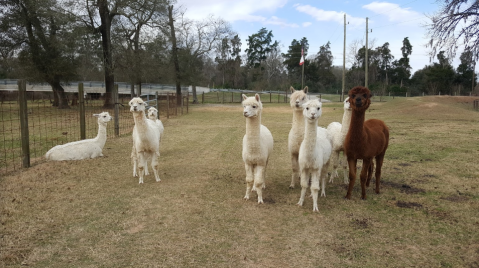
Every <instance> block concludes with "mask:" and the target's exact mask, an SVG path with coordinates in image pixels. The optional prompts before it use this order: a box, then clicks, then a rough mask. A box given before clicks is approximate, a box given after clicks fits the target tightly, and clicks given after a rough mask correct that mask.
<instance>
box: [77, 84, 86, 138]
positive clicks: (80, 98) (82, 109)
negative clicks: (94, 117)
mask: <svg viewBox="0 0 479 268" xmlns="http://www.w3.org/2000/svg"><path fill="white" fill-rule="evenodd" d="M83 92H84V91H83V83H78V102H80V139H82V140H84V139H86V123H85V99H84V97H83V96H84V95H83V94H84V93H83Z"/></svg>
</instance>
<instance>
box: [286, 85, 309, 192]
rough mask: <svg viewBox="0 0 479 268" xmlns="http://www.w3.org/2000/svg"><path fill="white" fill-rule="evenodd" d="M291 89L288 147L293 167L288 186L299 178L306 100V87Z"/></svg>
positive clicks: (290, 186) (292, 185)
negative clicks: (300, 148) (291, 112)
mask: <svg viewBox="0 0 479 268" xmlns="http://www.w3.org/2000/svg"><path fill="white" fill-rule="evenodd" d="M290 90H291V93H292V94H291V98H290V101H289V104H290V105H291V108H292V109H293V124H292V126H291V130H290V131H289V135H288V149H289V153H290V155H291V164H292V167H293V174H292V175H291V184H290V185H289V188H294V183H295V181H296V180H299V175H300V174H299V164H298V156H299V147H300V146H301V143H302V142H303V139H304V117H303V104H304V103H305V102H307V101H308V100H309V99H308V95H307V93H308V87H305V88H304V89H303V90H294V88H293V87H291V88H290Z"/></svg>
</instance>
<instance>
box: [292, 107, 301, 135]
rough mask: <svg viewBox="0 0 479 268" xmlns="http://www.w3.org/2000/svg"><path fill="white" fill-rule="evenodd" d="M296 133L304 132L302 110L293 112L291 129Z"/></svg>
mask: <svg viewBox="0 0 479 268" xmlns="http://www.w3.org/2000/svg"><path fill="white" fill-rule="evenodd" d="M292 128H293V129H294V130H296V131H297V132H300V133H302V132H303V131H304V116H303V111H302V110H299V111H297V110H294V111H293V127H292Z"/></svg>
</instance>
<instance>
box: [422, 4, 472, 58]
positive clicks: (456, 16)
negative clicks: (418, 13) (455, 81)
mask: <svg viewBox="0 0 479 268" xmlns="http://www.w3.org/2000/svg"><path fill="white" fill-rule="evenodd" d="M437 2H442V3H443V4H442V6H441V8H440V10H439V11H438V12H437V13H436V14H434V15H432V16H430V17H429V18H430V19H431V23H430V24H429V25H428V26H427V29H428V33H427V34H428V37H429V38H430V41H429V47H430V48H431V55H432V56H434V55H436V54H437V52H438V51H440V50H443V49H445V51H446V54H448V55H449V57H451V58H453V57H454V56H455V53H456V51H457V49H458V48H459V46H461V45H463V46H464V47H463V48H464V51H470V53H471V54H472V59H473V61H477V60H479V35H478V34H477V33H478V32H479V2H478V1H466V0H442V1H437Z"/></svg>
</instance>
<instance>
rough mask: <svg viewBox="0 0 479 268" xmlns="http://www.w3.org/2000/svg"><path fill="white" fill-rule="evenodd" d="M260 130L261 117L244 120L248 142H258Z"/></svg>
mask: <svg viewBox="0 0 479 268" xmlns="http://www.w3.org/2000/svg"><path fill="white" fill-rule="evenodd" d="M260 129H261V115H258V116H257V117H249V118H246V137H247V139H248V141H250V140H251V141H256V140H257V141H259V139H260Z"/></svg>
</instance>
